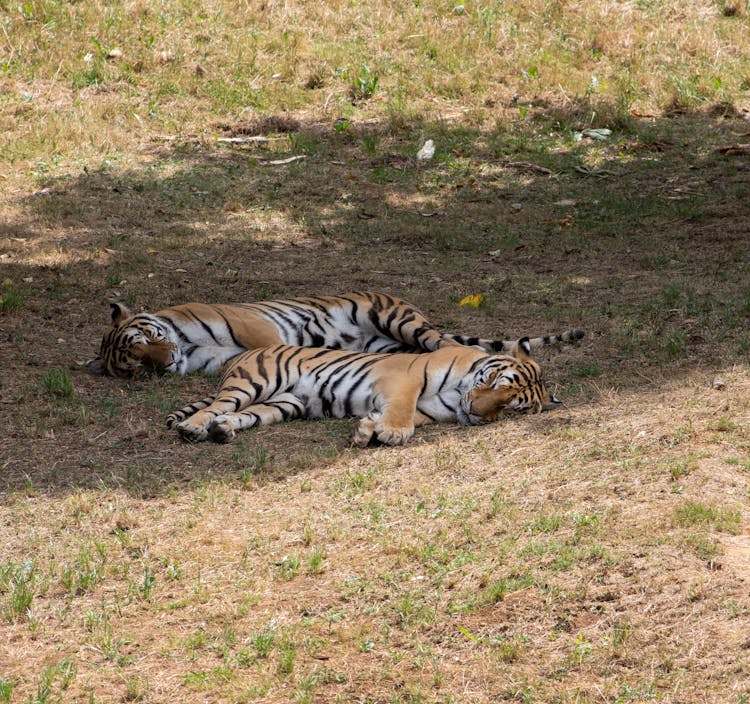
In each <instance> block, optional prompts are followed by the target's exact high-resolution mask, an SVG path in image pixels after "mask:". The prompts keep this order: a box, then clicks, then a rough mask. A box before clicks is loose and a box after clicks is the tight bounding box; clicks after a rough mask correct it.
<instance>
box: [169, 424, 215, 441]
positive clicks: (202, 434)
mask: <svg viewBox="0 0 750 704" xmlns="http://www.w3.org/2000/svg"><path fill="white" fill-rule="evenodd" d="M175 427H176V428H177V432H178V433H179V434H180V437H181V438H182V439H183V440H186V441H187V442H203V441H204V440H205V439H206V438H207V437H208V431H207V430H206V428H204V427H203V426H202V425H196V424H195V423H191V422H190V421H189V420H184V421H182V423H178V424H177V425H176V426H175Z"/></svg>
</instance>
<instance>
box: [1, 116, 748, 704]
mask: <svg viewBox="0 0 750 704" xmlns="http://www.w3.org/2000/svg"><path fill="white" fill-rule="evenodd" d="M290 120H291V118H289V117H286V116H285V117H284V118H283V119H282V118H278V119H277V120H276V121H274V120H271V121H265V122H262V123H244V122H237V123H236V124H231V125H226V124H222V125H215V126H214V128H215V131H216V134H217V135H219V136H226V137H231V136H249V135H260V136H264V137H267V138H268V139H270V140H271V141H270V142H266V143H261V144H260V146H258V144H252V143H251V144H245V145H239V146H238V145H231V144H229V145H228V144H226V143H216V142H215V141H211V142H209V141H207V140H206V139H205V138H204V137H200V138H198V137H196V138H191V137H190V136H189V135H188V136H186V135H180V136H179V137H178V138H177V139H170V140H161V141H159V140H155V139H150V138H149V139H144V141H143V144H142V145H141V149H140V151H139V152H138V153H137V154H135V155H133V157H132V159H130V160H129V161H128V162H127V163H112V164H102V165H100V166H98V167H93V166H90V165H88V166H86V167H85V168H82V169H80V170H79V171H77V172H76V171H75V170H70V171H69V172H68V173H65V174H64V175H61V176H55V177H50V178H48V179H45V178H41V179H40V181H38V185H36V186H34V187H33V188H29V187H28V186H27V185H24V184H25V182H24V181H22V180H20V179H14V178H8V179H6V182H7V183H8V184H9V187H8V188H6V189H4V193H3V195H2V202H3V206H2V208H3V222H2V224H0V266H1V267H2V275H1V276H0V285H1V286H2V295H3V308H2V310H1V311H0V355H1V356H2V382H1V384H0V411H1V412H2V416H3V426H4V431H5V432H4V433H3V435H2V438H0V477H1V482H2V486H1V487H0V488H2V505H0V545H2V551H1V552H0V578H1V579H0V615H1V616H2V622H1V623H0V631H1V632H2V637H0V678H2V681H1V682H0V685H3V687H6V689H3V687H0V701H14V702H21V701H29V702H31V701H33V702H42V701H97V702H114V701H149V702H175V701H195V702H199V701H200V702H240V701H253V700H262V701H280V702H281V701H317V702H334V701H342V702H343V701H347V702H449V701H450V702H498V701H522V702H630V701H647V700H658V701H664V702H675V703H676V702H689V703H692V702H696V703H697V702H735V703H739V702H745V701H748V697H750V689H749V688H748V682H750V672H749V671H748V666H749V665H748V662H749V660H748V657H749V656H748V652H750V651H749V648H750V597H749V594H750V533H749V530H748V527H749V526H750V513H749V509H748V500H749V497H750V494H749V490H748V479H749V478H750V436H749V435H748V432H749V430H748V429H749V428H750V367H749V366H748V352H749V351H750V330H749V329H748V324H749V321H750V277H749V276H748V273H749V257H748V252H749V251H750V250H749V249H748V225H749V224H750V212H749V210H748V204H749V203H750V161H749V160H748V152H747V151H746V150H744V149H743V148H741V145H742V144H745V143H746V142H748V141H749V139H750V138H748V123H747V121H746V120H745V119H744V118H743V117H742V115H737V114H730V115H713V114H711V115H707V114H687V115H681V116H675V117H670V118H662V119H658V120H657V119H651V118H639V120H637V121H636V122H637V124H636V126H634V127H633V128H632V129H631V130H630V131H626V130H623V131H622V132H621V133H617V134H614V135H612V136H611V137H610V138H609V139H608V140H607V141H605V142H599V141H597V140H596V139H593V138H586V137H584V138H583V140H582V141H581V142H579V143H576V144H575V145H571V144H569V143H567V144H565V145H563V144H561V143H559V144H558V143H553V142H554V140H552V142H548V141H545V142H544V143H540V144H537V143H535V142H534V140H533V139H532V138H526V141H524V143H523V145H522V146H521V148H518V145H517V144H516V147H515V148H514V147H513V145H512V144H510V142H509V141H505V142H503V136H502V134H501V133H497V132H493V131H492V130H491V129H485V128H481V129H480V128H472V129H465V128H462V127H461V126H460V125H459V124H454V123H449V122H443V123H437V124H427V123H424V124H416V125H410V126H402V127H394V126H389V127H388V126H385V125H382V124H379V123H368V124H362V125H357V124H354V125H352V126H350V127H347V128H346V129H345V130H343V131H337V130H335V129H333V128H332V126H331V124H322V123H319V122H306V121H305V120H304V119H297V118H295V119H294V120H293V121H291V122H289V121H290ZM285 121H286V122H285ZM290 133H291V134H292V135H293V138H290V137H288V134H290ZM540 134H541V131H540ZM427 137H431V138H434V139H435V141H436V142H437V144H438V146H439V153H438V155H437V158H436V159H435V160H434V161H433V162H429V163H418V162H417V161H416V160H415V159H414V156H413V155H414V154H415V153H416V150H417V149H418V148H419V146H420V145H421V143H422V142H423V141H424V139H425V138H427ZM539 139H541V137H540V138H539ZM737 145H739V146H737ZM732 146H734V147H735V148H734V149H732V148H729V147H732ZM289 156H304V157H305V158H304V159H301V160H299V161H297V162H294V163H290V164H288V165H273V164H268V163H266V162H268V161H272V160H274V159H277V158H286V157H289ZM362 289H375V290H383V291H388V292H391V293H394V294H397V295H399V296H401V297H403V298H406V299H407V300H410V301H412V302H414V303H416V304H417V305H418V306H419V307H420V308H421V309H422V310H423V311H424V312H425V313H426V314H427V315H428V316H429V317H430V318H431V319H433V320H434V321H435V322H436V323H438V324H440V325H441V327H443V328H445V329H447V330H453V331H456V332H463V333H473V334H481V335H484V336H494V335H499V334H501V333H504V334H506V335H510V336H520V335H523V334H532V335H533V334H541V333H545V332H557V331H560V330H563V329H566V328H571V327H581V328H584V329H586V330H587V332H588V335H587V337H586V339H585V340H584V341H583V342H582V343H581V344H580V345H577V346H567V347H562V348H560V349H556V350H545V351H544V352H543V353H541V355H540V359H541V361H542V364H543V367H544V369H545V372H546V374H547V377H548V378H549V379H550V381H551V383H552V386H553V389H554V390H555V392H556V394H557V395H558V396H561V397H563V398H564V400H565V401H566V407H565V409H564V410H562V411H560V412H556V413H549V414H543V415H541V416H536V417H525V418H520V419H515V420H512V421H507V422H501V423H497V424H493V425H491V426H487V427H482V428H471V429H465V428H458V427H435V428H425V429H423V430H420V431H418V433H417V435H416V437H415V439H414V440H413V441H412V442H411V443H410V444H409V445H407V446H406V447H403V448H388V449H368V450H356V449H352V448H351V447H350V446H349V442H348V435H349V433H350V431H351V428H352V424H351V422H349V421H327V422H323V423H314V422H299V423H290V424H287V425H284V426H274V427H271V428H265V429H261V430H258V431H252V432H247V433H246V434H243V435H242V436H241V437H240V438H239V439H238V440H237V442H236V443H235V444H233V445H230V446H216V445H211V444H206V445H202V446H190V445H187V444H184V443H182V442H181V441H180V440H179V438H178V437H177V435H176V434H175V433H171V432H168V431H167V430H166V428H165V427H164V418H165V417H166V415H167V413H169V412H170V411H171V410H172V409H174V408H175V407H177V406H179V405H181V404H183V403H184V402H187V401H191V400H194V399H197V398H200V397H202V396H203V395H205V394H206V393H207V392H209V391H210V390H211V388H212V386H213V383H214V382H213V380H211V379H209V378H205V377H200V376H194V377H189V378H185V379H175V378H157V377H153V378H148V379H145V380H141V381H132V382H125V381H122V380H114V379H110V378H104V377H94V376H91V375H89V374H87V373H86V372H85V370H84V366H83V364H84V362H85V361H86V360H87V359H89V358H91V357H92V356H93V355H94V354H95V353H96V350H97V346H98V342H99V340H100V338H101V334H102V332H103V329H104V326H105V324H106V322H107V316H108V310H107V301H109V300H114V299H117V300H125V301H126V302H128V304H129V305H131V307H132V308H133V309H141V308H143V309H146V310H156V309H158V308H160V307H164V306H167V305H170V304H174V303H179V302H185V301H189V300H201V301H209V302H214V301H247V300H256V299H260V298H270V297H282V296H284V297H286V296H290V295H297V294H309V293H336V292H345V291H350V290H362ZM470 293H483V294H484V296H485V303H484V304H483V305H482V306H481V307H479V308H477V309H466V308H461V307H458V306H457V301H458V300H460V299H461V298H462V297H463V296H465V295H467V294H470ZM53 369H57V370H59V372H60V375H61V376H62V377H63V378H68V380H69V381H72V385H73V388H72V390H68V391H65V390H60V388H59V386H57V385H56V384H55V381H54V379H51V377H50V370H53ZM26 597H28V598H26ZM5 691H7V692H8V696H7V697H6V698H2V697H3V696H4V695H3V692H5Z"/></svg>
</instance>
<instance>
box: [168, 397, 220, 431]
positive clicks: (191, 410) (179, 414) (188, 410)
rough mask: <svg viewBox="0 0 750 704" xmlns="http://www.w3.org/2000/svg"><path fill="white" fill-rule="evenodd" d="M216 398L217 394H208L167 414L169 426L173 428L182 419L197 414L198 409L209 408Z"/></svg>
mask: <svg viewBox="0 0 750 704" xmlns="http://www.w3.org/2000/svg"><path fill="white" fill-rule="evenodd" d="M215 398H216V397H215V396H208V397H207V398H204V399H202V400H200V401H196V402H195V403H191V404H189V405H187V406H185V407H183V408H181V409H180V410H179V411H174V412H173V413H170V414H169V415H168V416H167V428H169V429H170V430H171V429H172V428H173V427H174V426H175V425H176V424H177V423H179V422H180V421H183V420H185V419H186V418H190V416H192V415H195V414H196V413H197V412H198V411H202V410H203V409H204V408H208V407H209V406H210V405H211V404H212V403H213V402H214V399H215Z"/></svg>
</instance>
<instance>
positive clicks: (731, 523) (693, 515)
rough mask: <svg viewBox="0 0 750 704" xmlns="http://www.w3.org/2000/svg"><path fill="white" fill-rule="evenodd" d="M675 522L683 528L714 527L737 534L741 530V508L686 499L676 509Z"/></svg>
mask: <svg viewBox="0 0 750 704" xmlns="http://www.w3.org/2000/svg"><path fill="white" fill-rule="evenodd" d="M674 521H675V524H676V525H678V526H680V527H682V528H692V527H695V526H708V527H713V528H714V529H715V530H718V531H721V532H724V533H732V534H733V535H736V534H737V533H738V532H739V530H740V523H741V514H740V511H739V509H736V508H727V507H721V506H719V507H717V506H710V505H708V504H703V503H700V502H698V501H685V502H684V503H683V504H681V505H679V506H677V507H675V509H674Z"/></svg>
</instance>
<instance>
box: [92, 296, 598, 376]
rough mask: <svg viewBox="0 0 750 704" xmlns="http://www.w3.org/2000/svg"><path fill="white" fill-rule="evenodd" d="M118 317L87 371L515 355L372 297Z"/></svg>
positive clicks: (548, 338)
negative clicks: (367, 356) (306, 355)
mask: <svg viewBox="0 0 750 704" xmlns="http://www.w3.org/2000/svg"><path fill="white" fill-rule="evenodd" d="M111 314H112V323H111V326H110V328H109V330H107V332H106V333H105V335H104V337H103V339H102V342H101V345H100V349H99V355H98V356H97V357H96V358H95V359H93V360H91V362H89V364H88V367H89V369H90V370H91V371H93V372H95V373H102V374H109V375H111V376H120V377H129V376H138V375H139V374H142V373H144V372H147V371H150V370H154V371H158V372H170V373H175V374H180V375H183V374H187V373H189V372H193V371H203V372H205V373H208V374H216V373H218V372H219V371H220V370H221V369H222V368H223V366H224V364H225V363H226V362H228V361H229V360H230V359H232V358H233V357H235V356H236V355H238V354H240V353H242V352H244V351H245V350H251V349H255V348H258V347H264V346H268V345H274V344H280V343H282V344H289V345H298V346H303V347H327V348H330V349H345V350H358V351H364V352H375V353H377V352H429V351H433V350H436V349H438V348H440V347H443V346H446V345H465V346H474V347H478V348H480V349H483V350H484V351H486V352H494V353H509V352H510V351H511V350H512V349H513V346H514V344H515V341H513V340H502V339H499V340H492V339H484V338H479V337H472V336H466V335H454V334H448V333H442V332H440V331H439V330H438V329H437V328H436V327H435V326H434V325H433V324H432V323H430V322H429V321H428V320H427V319H426V318H425V317H424V315H422V313H420V312H419V311H418V310H417V309H416V308H415V307H414V306H412V305H411V304H410V303H408V302H406V301H403V300H401V299H399V298H395V297H393V296H389V295H387V294H383V293H376V292H372V291H365V292H361V293H350V294H345V295H342V296H309V297H300V298H290V299H286V300H274V301H262V302H257V303H238V304H215V305H209V304H203V303H186V304H182V305H176V306H172V307H170V308H165V309H163V310H161V311H158V312H157V313H153V314H149V313H139V314H135V315H134V314H133V313H131V312H130V311H129V310H128V309H127V308H126V307H125V306H123V305H122V304H118V303H113V304H111ZM583 335H584V333H583V332H582V331H580V330H568V331H566V332H564V333H561V334H559V335H545V336H543V337H537V338H533V339H532V340H530V345H531V347H532V348H536V347H542V346H545V345H550V344H554V343H556V342H561V341H564V342H572V341H575V340H578V339H580V338H581V337H583Z"/></svg>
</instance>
